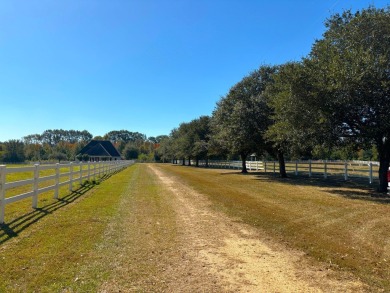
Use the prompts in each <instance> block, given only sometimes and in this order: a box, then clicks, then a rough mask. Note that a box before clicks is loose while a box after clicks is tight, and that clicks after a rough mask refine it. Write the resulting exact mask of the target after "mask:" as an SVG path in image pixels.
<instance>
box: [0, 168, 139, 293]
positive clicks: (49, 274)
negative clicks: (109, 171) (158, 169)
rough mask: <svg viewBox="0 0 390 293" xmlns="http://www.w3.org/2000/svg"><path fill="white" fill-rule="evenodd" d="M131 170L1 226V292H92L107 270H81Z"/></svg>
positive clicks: (113, 209)
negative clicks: (86, 273)
mask: <svg viewBox="0 0 390 293" xmlns="http://www.w3.org/2000/svg"><path fill="white" fill-rule="evenodd" d="M133 170H134V167H130V168H128V169H126V170H124V171H122V172H120V173H118V174H116V175H114V176H112V177H110V178H108V179H107V180H105V181H104V182H103V183H102V184H99V185H98V186H96V187H95V188H93V189H91V190H89V192H86V191H88V190H80V189H79V191H78V192H74V193H72V194H69V195H68V196H65V197H62V198H61V200H58V201H53V202H50V203H47V204H45V203H44V202H41V203H40V209H37V210H35V211H33V212H31V213H30V214H27V215H26V216H22V217H19V218H18V219H17V220H14V221H15V222H12V223H7V225H3V226H2V227H1V228H2V229H1V230H0V231H1V232H2V237H3V238H0V239H3V242H2V244H1V245H0V262H1V266H0V292H62V291H64V292H69V291H70V292H73V291H74V292H94V291H95V290H96V287H97V286H98V285H99V284H100V282H101V279H104V278H105V277H107V275H108V272H106V271H104V270H101V269H99V268H97V269H92V270H90V271H88V275H87V276H86V277H85V278H83V276H82V275H80V274H81V273H82V268H83V267H84V266H85V264H86V263H89V262H90V261H91V259H93V258H95V254H94V251H95V248H96V246H97V244H98V243H100V242H102V241H103V239H104V237H103V236H104V233H103V232H104V231H105V230H106V228H107V225H108V224H109V223H110V220H111V218H112V217H113V215H114V214H115V213H116V212H117V209H118V205H119V202H120V198H121V196H122V195H123V194H122V193H123V190H124V188H125V187H126V184H125V182H126V180H127V176H131V173H132V172H133ZM83 188H86V189H89V188H88V187H83ZM81 195H82V196H81ZM44 199H45V197H42V200H44ZM14 209H15V210H16V206H15V207H14ZM22 210H23V209H22ZM22 212H23V211H22ZM15 213H16V211H15ZM14 226H16V228H15V229H17V233H16V232H15V231H14V230H13V227H14ZM12 233H14V234H15V235H11V236H12V237H10V234H12Z"/></svg>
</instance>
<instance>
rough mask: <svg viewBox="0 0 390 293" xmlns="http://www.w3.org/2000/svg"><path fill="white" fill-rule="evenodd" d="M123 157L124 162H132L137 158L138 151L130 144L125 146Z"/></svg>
mask: <svg viewBox="0 0 390 293" xmlns="http://www.w3.org/2000/svg"><path fill="white" fill-rule="evenodd" d="M123 155H124V157H125V159H126V160H134V159H137V158H138V155H139V151H138V149H137V148H136V147H135V146H133V145H132V144H127V145H126V147H125V149H124V151H123Z"/></svg>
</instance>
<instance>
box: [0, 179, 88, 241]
mask: <svg viewBox="0 0 390 293" xmlns="http://www.w3.org/2000/svg"><path fill="white" fill-rule="evenodd" d="M93 186H94V184H84V185H82V186H80V187H79V188H77V189H76V190H74V191H72V192H71V193H69V194H67V195H65V196H64V197H61V198H59V199H58V200H56V201H55V202H52V203H49V204H47V205H44V206H42V207H39V208H35V209H33V211H31V212H29V213H27V214H24V215H22V216H20V217H17V218H15V219H13V220H12V221H10V222H8V223H4V224H0V245H1V244H3V243H4V242H6V241H8V240H10V239H12V238H14V237H17V236H18V235H19V233H20V232H22V231H23V230H25V229H27V228H28V227H30V226H31V225H33V224H34V223H36V222H38V221H39V220H40V219H42V218H44V217H46V216H47V215H50V214H52V213H53V212H55V211H57V210H58V209H61V208H63V207H65V206H67V205H68V204H71V203H72V202H74V201H75V200H77V199H78V198H79V197H81V196H82V195H84V194H85V193H86V192H88V191H89V190H90V189H92V188H93Z"/></svg>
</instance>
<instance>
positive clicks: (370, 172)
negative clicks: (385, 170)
mask: <svg viewBox="0 0 390 293" xmlns="http://www.w3.org/2000/svg"><path fill="white" fill-rule="evenodd" d="M369 165H370V171H369V174H370V184H372V162H370V164H369Z"/></svg>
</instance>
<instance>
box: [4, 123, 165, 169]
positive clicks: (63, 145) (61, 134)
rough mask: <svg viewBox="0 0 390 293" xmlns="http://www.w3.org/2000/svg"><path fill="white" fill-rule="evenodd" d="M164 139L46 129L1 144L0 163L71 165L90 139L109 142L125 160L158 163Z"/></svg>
mask: <svg viewBox="0 0 390 293" xmlns="http://www.w3.org/2000/svg"><path fill="white" fill-rule="evenodd" d="M164 137H166V136H158V137H149V138H147V137H146V135H145V134H142V133H139V132H131V131H128V130H113V131H110V132H108V133H106V134H105V135H104V136H96V137H93V136H92V134H91V133H90V132H88V131H87V130H83V131H78V130H63V129H48V130H45V131H44V132H43V133H42V134H31V135H27V136H25V137H23V138H22V139H20V140H15V139H12V140H8V141H5V142H2V143H1V142H0V162H5V163H18V162H26V161H31V162H41V161H48V160H51V161H53V160H55V161H59V162H60V161H73V160H75V159H76V156H77V154H78V153H79V152H80V150H81V149H82V148H83V147H84V146H85V145H86V144H87V143H88V142H89V141H90V140H91V139H92V138H94V139H100V140H103V139H104V140H110V141H111V142H112V143H114V145H115V146H116V147H117V149H118V150H119V151H120V152H121V154H122V156H123V158H125V159H140V160H142V161H146V160H149V161H151V160H159V157H158V153H157V148H158V146H159V142H160V140H161V139H162V138H164Z"/></svg>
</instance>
